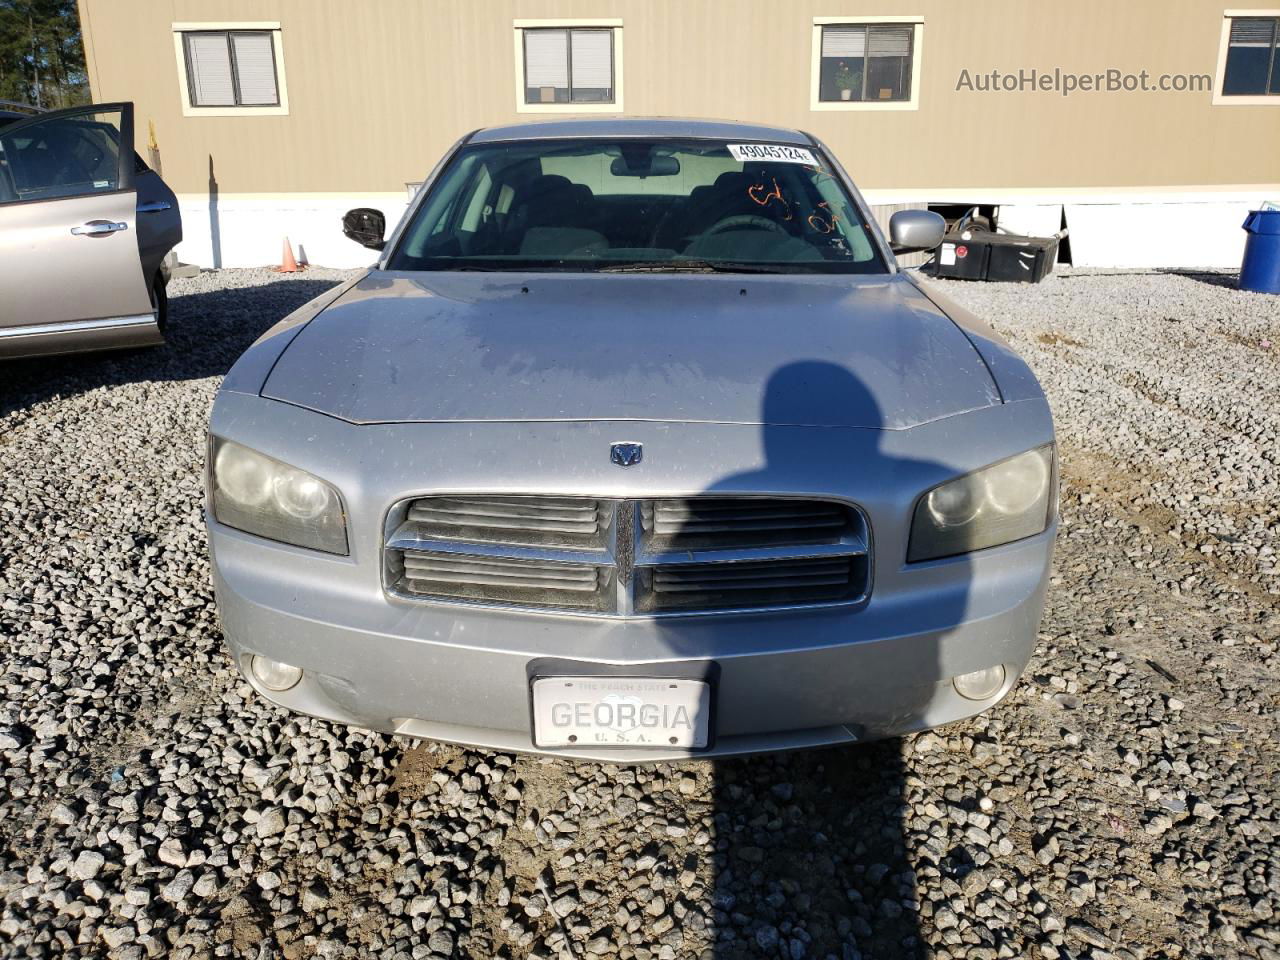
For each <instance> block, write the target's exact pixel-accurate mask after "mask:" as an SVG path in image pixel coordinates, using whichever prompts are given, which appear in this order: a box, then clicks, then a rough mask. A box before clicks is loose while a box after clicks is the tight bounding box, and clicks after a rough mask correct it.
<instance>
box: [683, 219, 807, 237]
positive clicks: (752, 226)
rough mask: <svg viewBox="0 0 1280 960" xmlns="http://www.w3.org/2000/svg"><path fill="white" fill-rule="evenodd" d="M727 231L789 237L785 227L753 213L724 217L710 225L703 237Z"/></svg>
mask: <svg viewBox="0 0 1280 960" xmlns="http://www.w3.org/2000/svg"><path fill="white" fill-rule="evenodd" d="M727 230H770V231H772V232H773V233H780V234H782V235H783V236H784V237H789V236H791V234H789V233H787V229H786V227H784V226H782V224H780V223H778V222H777V221H776V220H770V219H769V218H768V217H761V216H758V215H756V214H754V213H740V214H738V215H737V216H733V217H725V218H724V219H723V220H721V221H719V222H718V223H716V224H714V225H712V227H711V228H710V229H708V230H705V231H703V234H702V235H703V236H704V237H710V236H713V235H714V234H717V233H724V232H725V231H727Z"/></svg>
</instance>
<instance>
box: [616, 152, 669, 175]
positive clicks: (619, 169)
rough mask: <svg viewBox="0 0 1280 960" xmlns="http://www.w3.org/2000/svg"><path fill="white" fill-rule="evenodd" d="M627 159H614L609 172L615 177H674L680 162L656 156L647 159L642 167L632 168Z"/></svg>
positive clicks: (624, 157)
mask: <svg viewBox="0 0 1280 960" xmlns="http://www.w3.org/2000/svg"><path fill="white" fill-rule="evenodd" d="M627 159H628V158H627V157H626V156H621V157H614V158H613V163H611V164H609V172H610V173H611V174H613V175H614V176H615V177H641V178H644V177H674V176H675V175H676V174H677V173H679V172H680V161H679V160H677V159H676V158H675V157H666V156H657V157H648V158H644V159H647V160H648V162H647V163H646V164H644V165H643V166H636V167H632V166H630V165H629V164H628V163H627Z"/></svg>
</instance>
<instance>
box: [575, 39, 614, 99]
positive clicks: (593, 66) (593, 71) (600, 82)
mask: <svg viewBox="0 0 1280 960" xmlns="http://www.w3.org/2000/svg"><path fill="white" fill-rule="evenodd" d="M570 39H571V42H572V45H573V86H574V88H575V89H579V90H609V89H612V87H613V42H612V38H611V37H610V35H609V31H608V30H574V31H573V32H572V34H571V35H570Z"/></svg>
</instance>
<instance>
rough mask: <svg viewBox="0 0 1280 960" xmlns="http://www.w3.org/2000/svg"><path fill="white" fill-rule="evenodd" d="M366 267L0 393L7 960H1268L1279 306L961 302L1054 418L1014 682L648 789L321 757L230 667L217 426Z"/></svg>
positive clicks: (202, 285) (403, 744)
mask: <svg viewBox="0 0 1280 960" xmlns="http://www.w3.org/2000/svg"><path fill="white" fill-rule="evenodd" d="M347 275H348V274H345V273H342V272H338V271H325V270H316V269H313V270H311V271H309V272H308V273H306V274H304V275H302V276H300V277H298V278H281V277H279V276H277V275H275V274H271V273H268V272H266V271H256V270H244V271H223V272H221V273H217V274H205V275H202V276H200V277H198V278H195V279H191V280H180V281H175V282H174V284H173V286H172V287H171V288H170V291H171V297H172V298H173V322H172V326H173V330H172V333H171V337H170V343H169V345H168V346H167V347H165V348H163V349H160V350H155V351H149V352H140V353H133V354H121V355H101V356H94V357H80V358H54V359H42V360H32V361H23V362H17V363H7V364H4V365H3V368H2V369H3V375H2V376H3V380H2V382H0V452H2V453H3V458H4V474H3V481H2V483H0V588H2V589H0V595H2V597H3V599H2V601H0V602H2V604H3V606H2V608H0V637H2V638H3V664H2V670H3V678H2V680H0V682H2V683H3V685H4V697H3V706H2V707H0V711H2V712H0V768H2V770H0V778H2V779H0V896H2V897H3V913H2V915H0V947H2V948H3V950H2V952H3V953H4V954H5V955H6V956H31V957H48V956H53V955H69V956H80V955H83V956H103V955H105V956H109V957H112V958H138V957H144V956H147V957H152V956H172V957H175V958H194V957H207V956H241V957H256V958H267V957H288V958H294V957H310V956H319V957H373V956H382V957H394V958H420V957H449V956H460V957H462V956H465V957H474V958H477V960H480V958H489V957H494V956H505V957H512V958H515V957H526V956H534V957H561V956H565V957H587V956H603V957H609V956H618V957H634V958H640V960H644V958H675V957H706V958H727V957H778V958H802V957H811V958H819V960H822V958H827V957H834V958H837V960H855V958H859V957H864V958H872V957H884V958H897V957H911V956H924V955H928V956H934V957H967V958H983V957H1037V956H1038V957H1046V958H1067V957H1081V958H1083V957H1094V958H1105V957H1122V958H1132V957H1174V958H1177V957H1188V958H1189V957H1204V956H1213V957H1224V958H1230V957H1257V958H1266V960H1276V958H1280V837H1278V836H1277V834H1278V832H1280V810H1278V808H1280V786H1278V784H1280V750H1278V748H1277V733H1278V732H1280V731H1278V729H1277V727H1278V726H1280V724H1278V723H1277V714H1278V713H1280V657H1278V656H1277V645H1278V640H1277V636H1278V635H1280V621H1278V620H1277V617H1276V614H1275V611H1276V594H1277V593H1278V592H1280V576H1277V574H1278V573H1280V570H1278V568H1277V558H1276V554H1275V548H1276V530H1277V523H1278V522H1280V490H1278V484H1280V460H1278V459H1277V451H1278V449H1280V447H1278V445H1277V440H1278V438H1280V401H1277V393H1276V389H1275V385H1276V383H1277V377H1278V375H1280V298H1278V297H1270V298H1268V297H1266V296H1263V295H1256V294H1248V293H1241V292H1238V291H1236V290H1234V289H1233V288H1232V286H1231V284H1232V278H1230V277H1225V276H1222V275H1213V274H1208V275H1099V274H1086V273H1079V272H1077V273H1071V272H1067V273H1064V274H1059V275H1056V276H1054V277H1051V278H1050V279H1049V280H1048V281H1047V282H1046V283H1044V284H1042V285H1041V286H1038V287H1015V286H1006V285H963V284H957V283H943V284H940V285H941V286H942V287H944V288H945V292H946V293H947V294H948V295H951V296H953V297H956V298H958V299H959V300H961V301H962V302H964V303H965V304H966V305H968V306H970V307H971V308H972V309H974V310H976V311H977V312H979V313H980V314H983V315H985V316H987V317H989V318H990V319H991V320H992V321H993V322H994V324H995V326H996V327H997V328H998V329H999V330H1000V331H1001V332H1002V333H1004V334H1005V335H1006V336H1008V337H1009V338H1010V339H1012V340H1013V342H1014V343H1015V344H1016V346H1017V347H1018V348H1019V349H1020V350H1021V351H1022V352H1023V354H1024V356H1026V357H1027V358H1028V360H1029V361H1030V362H1031V363H1032V364H1033V366H1034V367H1035V368H1036V370H1037V371H1038V373H1039V374H1040V376H1041V377H1042V379H1043V382H1044V384H1045V386H1046V389H1047V390H1048V392H1049V394H1050V398H1051V400H1052V402H1053V403H1054V406H1055V410H1056V415H1057V418H1058V425H1059V430H1060V438H1061V446H1062V456H1063V473H1064V490H1063V500H1062V509H1063V521H1064V523H1063V529H1062V535H1061V537H1060V540H1059V553H1058V562H1057V572H1056V577H1055V581H1054V582H1055V585H1056V586H1055V589H1054V590H1053V591H1052V593H1051V596H1050V601H1049V607H1048V611H1047V614H1046V618H1045V623H1044V627H1043V637H1042V642H1041V645H1040V648H1039V652H1038V654H1037V656H1036V657H1035V659H1034V660H1033V662H1032V665H1031V668H1030V670H1029V672H1028V675H1027V677H1026V679H1025V680H1024V681H1023V682H1022V684H1021V685H1020V686H1019V687H1018V689H1017V691H1016V692H1015V693H1014V695H1013V696H1011V698H1010V699H1009V700H1007V701H1006V702H1005V704H1003V705H1002V706H1001V707H999V708H998V709H996V710H995V711H994V712H992V713H990V714H988V715H987V716H985V717H982V718H979V719H977V720H975V721H972V722H969V723H965V724H960V725H956V726H953V727H950V728H947V729H944V730H941V731H938V732H935V733H931V734H924V735H921V736H917V737H913V738H910V739H907V740H904V741H893V742H888V743H882V744H876V745H871V746H867V747H863V748H859V749H849V750H841V751H828V752H813V753H802V754H793V755H787V756H781V757H773V758H763V759H756V760H751V761H728V762H718V763H709V762H702V763H695V764H689V765H681V766H675V765H672V766H667V765H662V766H657V767H650V768H641V769H631V768H625V767H622V768H615V767H607V766H598V765H594V764H572V763H563V762H555V761H547V760H539V759H534V758H525V757H516V756H509V755H499V754H491V753H487V752H482V751H463V750H459V749H456V748H452V747H444V746H438V745H433V744H417V745H415V744H413V743H412V742H409V741H404V740H398V739H394V738H388V737H383V736H376V735H372V734H366V733H362V732H358V731H352V730H347V729H341V728H336V727H332V726H330V725H329V724H327V723H324V722H320V721H312V720H309V719H306V718H300V717H294V716H289V715H286V714H284V713H282V712H280V711H278V710H276V709H275V708H273V707H271V706H268V705H267V704H265V703H264V702H263V701H260V700H258V699H256V698H255V697H254V696H253V695H252V693H251V692H250V690H249V688H248V686H247V685H246V684H244V683H243V682H241V681H240V680H239V679H238V677H237V676H236V674H235V673H234V671H233V668H232V666H231V663H230V661H229V660H228V658H227V657H226V656H225V655H224V653H223V649H222V646H221V641H220V638H219V634H218V629H217V626H216V623H215V617H214V608H213V599H212V594H211V590H210V586H209V567H208V563H207V561H206V557H205V540H204V533H203V529H202V526H201V521H200V489H201V478H200V470H201V464H202V460H203V441H204V426H205V420H206V416H207V414H208V410H209V406H210V404H211V402H212V400H213V395H214V391H215V389H216V387H217V384H218V381H219V378H220V376H221V374H222V373H223V372H225V370H226V369H227V367H228V366H229V365H230V363H231V362H232V360H233V359H234V358H235V357H236V356H237V355H238V354H239V352H240V351H241V350H242V349H243V348H244V347H245V346H246V345H247V344H248V343H249V342H250V341H251V340H252V339H253V338H254V337H256V336H257V334H258V333H259V332H261V331H262V330H263V329H265V328H266V327H267V326H269V325H270V324H271V323H272V322H273V321H274V320H275V319H277V318H278V317H280V316H282V315H284V314H285V313H287V312H288V311H290V310H291V309H293V308H294V307H296V306H298V305H300V304H302V303H303V302H304V301H306V300H308V299H310V298H311V297H312V296H314V295H316V294H317V293H319V292H320V291H322V290H323V289H325V288H327V287H328V286H330V285H332V284H333V283H335V282H337V281H338V280H340V279H341V278H343V277H344V276H347Z"/></svg>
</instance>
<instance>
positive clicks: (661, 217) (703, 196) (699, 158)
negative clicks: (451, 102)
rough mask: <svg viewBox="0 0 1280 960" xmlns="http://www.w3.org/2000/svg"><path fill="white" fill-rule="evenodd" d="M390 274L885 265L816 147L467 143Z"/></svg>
mask: <svg viewBox="0 0 1280 960" xmlns="http://www.w3.org/2000/svg"><path fill="white" fill-rule="evenodd" d="M388 266H389V268H390V269H392V270H522V271H527V270H575V271H583V270H589V271H619V272H622V271H643V272H648V271H660V272H666V271H673V272H674V271H731V272H749V273H883V272H885V271H886V267H885V264H884V261H883V259H882V258H881V257H880V254H879V252H878V250H877V249H876V246H875V244H873V243H872V241H871V232H870V228H869V226H868V224H867V223H866V222H865V220H864V218H863V216H862V215H861V214H860V212H859V210H858V207H857V206H856V205H855V204H854V202H853V200H852V198H851V197H850V196H849V194H848V192H847V191H846V190H845V189H844V187H843V186H842V185H841V183H840V181H839V180H838V179H837V178H836V177H835V176H834V175H833V174H832V171H831V169H830V167H829V166H828V164H827V163H826V161H825V159H824V158H823V157H822V155H821V154H819V153H818V152H817V151H815V150H812V149H808V148H803V147H795V146H784V145H779V144H760V143H756V144H739V143H729V142H726V141H715V140H673V139H667V138H655V139H630V138H628V139H618V140H609V139H590V140H575V141H564V140H543V141H532V140H530V141H516V142H509V143H492V144H475V145H472V146H469V147H464V148H462V149H461V150H460V151H459V152H458V153H457V154H456V155H455V156H454V158H453V159H452V161H451V162H450V163H449V165H448V167H447V168H446V169H445V171H444V172H443V173H442V174H441V175H440V177H439V178H438V179H437V180H436V181H435V183H433V184H432V186H431V192H430V194H429V195H428V197H427V198H426V200H425V201H424V202H423V203H422V204H421V206H420V207H419V208H418V210H417V212H416V213H415V215H414V217H413V220H412V221H411V222H410V223H409V224H408V226H407V227H406V229H405V231H404V233H403V235H402V236H401V239H400V242H399V243H398V245H397V246H396V248H395V250H394V252H393V253H392V254H391V257H390V259H389V262H388Z"/></svg>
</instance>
